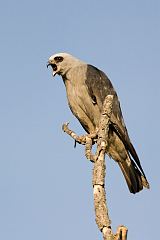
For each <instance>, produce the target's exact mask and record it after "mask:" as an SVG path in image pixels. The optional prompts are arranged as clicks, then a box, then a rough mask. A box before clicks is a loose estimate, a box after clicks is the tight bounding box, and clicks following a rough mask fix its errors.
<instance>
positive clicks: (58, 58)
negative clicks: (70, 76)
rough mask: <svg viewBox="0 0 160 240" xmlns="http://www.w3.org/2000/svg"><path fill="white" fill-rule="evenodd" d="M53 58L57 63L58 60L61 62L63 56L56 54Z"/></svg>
mask: <svg viewBox="0 0 160 240" xmlns="http://www.w3.org/2000/svg"><path fill="white" fill-rule="evenodd" d="M54 60H55V61H56V62H57V63H58V62H62V61H63V57H61V56H57V57H55V58H54Z"/></svg>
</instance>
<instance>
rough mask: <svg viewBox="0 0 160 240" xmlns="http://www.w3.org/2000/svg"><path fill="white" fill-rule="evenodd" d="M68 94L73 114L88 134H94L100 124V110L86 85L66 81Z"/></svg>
mask: <svg viewBox="0 0 160 240" xmlns="http://www.w3.org/2000/svg"><path fill="white" fill-rule="evenodd" d="M65 86H66V93H67V99H68V104H69V107H70V109H71V111H72V113H73V114H74V115H75V116H76V117H77V118H78V120H79V121H80V123H81V124H82V125H83V127H84V128H85V129H86V130H87V131H88V132H93V131H94V130H95V128H96V126H97V125H98V122H99V114H100V113H99V109H98V106H97V105H94V104H93V102H92V99H91V97H90V96H89V94H88V91H87V88H86V85H85V84H84V83H81V84H74V82H70V81H66V82H65Z"/></svg>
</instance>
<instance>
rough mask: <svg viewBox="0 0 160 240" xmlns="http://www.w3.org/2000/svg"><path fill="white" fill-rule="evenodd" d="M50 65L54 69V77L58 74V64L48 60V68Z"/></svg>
mask: <svg viewBox="0 0 160 240" xmlns="http://www.w3.org/2000/svg"><path fill="white" fill-rule="evenodd" d="M49 66H51V67H52V70H53V72H52V75H53V77H54V76H55V75H56V74H57V65H56V64H55V63H50V62H48V63H47V68H48V67H49Z"/></svg>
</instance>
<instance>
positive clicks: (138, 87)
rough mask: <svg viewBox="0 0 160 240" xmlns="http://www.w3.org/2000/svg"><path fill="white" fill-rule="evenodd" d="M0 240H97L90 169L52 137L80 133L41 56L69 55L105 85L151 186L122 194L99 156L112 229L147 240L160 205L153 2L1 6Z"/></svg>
mask: <svg viewBox="0 0 160 240" xmlns="http://www.w3.org/2000/svg"><path fill="white" fill-rule="evenodd" d="M0 41H1V44H0V66H1V67H0V68H1V71H0V75H1V77H0V146H1V148H0V149H1V150H0V239H2V240H36V239H37V240H44V239H45V240H53V239H60V240H63V239H69V240H72V239H75V237H76V239H77V240H80V239H92V240H97V239H102V236H101V233H100V232H99V230H98V229H97V226H96V224H95V220H94V218H95V217H94V208H93V197H92V184H91V183H92V180H91V178H92V164H91V163H90V162H88V161H87V160H86V159H85V157H84V149H83V146H80V145H77V148H76V149H74V147H73V146H74V142H73V141H72V140H71V139H70V138H69V137H68V136H66V135H65V134H64V133H63V132H62V130H61V125H62V123H63V122H66V121H70V127H71V128H72V129H74V130H75V131H76V132H77V133H78V134H84V131H83V129H82V128H81V126H80V124H79V123H78V121H77V120H76V119H75V118H74V117H73V116H72V114H71V113H70V110H69V108H68V105H67V101H66V95H65V88H64V86H63V82H62V81H61V78H60V77H58V76H57V77H55V79H53V80H52V75H51V70H50V69H48V70H47V68H46V62H47V60H48V57H49V56H50V55H52V54H53V53H56V52H62V51H63V52H64V51H65V52H69V53H71V54H73V55H75V56H76V57H78V58H80V59H82V60H84V61H86V62H88V63H90V64H93V65H95V66H97V67H99V68H100V69H102V70H103V71H104V72H106V73H107V75H108V76H109V77H110V79H111V80H112V83H113V84H114V86H115V88H116V90H117V92H118V95H119V98H120V100H121V106H122V110H123V115H124V119H125V122H126V125H127V128H128V131H129V135H130V138H131V139H132V142H133V144H134V146H135V148H136V150H137V152H138V154H139V157H140V160H141V163H142V166H143V168H144V171H145V173H146V175H147V178H148V180H149V182H150V185H151V190H149V191H148V190H144V191H142V192H140V193H138V194H136V195H133V194H130V193H129V191H128V189H127V185H126V183H125V181H124V178H123V176H122V173H121V171H120V169H119V168H118V166H117V165H116V164H115V163H114V162H113V161H112V160H110V159H108V158H106V163H107V177H106V188H107V197H108V205H109V211H110V217H111V219H112V226H113V229H114V231H115V229H116V227H117V226H118V225H119V224H124V225H126V226H127V227H128V228H129V236H128V239H129V240H140V239H145V240H151V239H157V232H158V231H159V214H160V211H159V203H160V192H159V189H160V178H159V171H160V160H159V148H160V144H159V134H160V130H159V122H160V111H159V108H160V107H159V103H160V80H159V76H160V74H159V69H160V1H159V0H153V1H150V0H141V1H139V0H134V1H128V0H121V1H108V0H100V1H98V0H81V1H75V0H67V1H65V0H61V1H55V0H52V1H40V0H39V1H38V0H35V1H33V0H28V1H20V0H15V1H11V0H10V1H9V0H6V1H2V2H1V7H0Z"/></svg>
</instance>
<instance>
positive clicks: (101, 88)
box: [49, 53, 149, 193]
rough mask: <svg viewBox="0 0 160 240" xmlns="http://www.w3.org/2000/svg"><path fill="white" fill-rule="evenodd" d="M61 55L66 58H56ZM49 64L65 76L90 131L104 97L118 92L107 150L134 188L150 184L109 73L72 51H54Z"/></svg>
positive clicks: (74, 108)
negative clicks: (129, 132)
mask: <svg viewBox="0 0 160 240" xmlns="http://www.w3.org/2000/svg"><path fill="white" fill-rule="evenodd" d="M57 56H61V57H62V58H63V60H62V59H61V60H62V61H55V57H57ZM59 59H60V58H59ZM49 65H51V66H52V67H53V66H54V67H55V65H56V67H57V70H56V73H58V74H60V75H61V76H62V78H63V81H64V84H65V87H66V93H67V99H68V104H69V107H70V109H71V111H72V113H73V114H74V116H75V117H76V118H77V119H78V120H79V122H80V123H81V125H82V126H83V128H84V129H85V131H86V132H87V133H93V132H95V131H96V129H97V128H98V126H99V120H100V114H101V110H102V106H103V101H104V99H105V97H106V96H107V95H109V94H113V95H114V100H113V113H112V116H111V124H110V128H109V139H108V142H109V147H108V151H107V154H108V155H109V156H110V157H111V158H112V159H114V160H115V161H116V162H117V163H118V164H119V166H120V168H121V170H122V172H123V175H124V177H125V179H126V182H127V185H128V187H129V190H130V192H132V193H136V192H138V191H140V190H142V189H143V186H144V187H147V188H149V184H148V182H147V179H146V177H145V174H144V172H143V169H142V167H141V164H140V161H139V158H138V155H137V153H136V151H135V149H134V147H133V145H132V143H131V141H130V139H129V136H128V133H127V129H126V126H125V124H124V120H123V116H122V112H121V108H120V103H119V100H118V97H117V94H116V92H115V90H114V88H113V86H112V83H111V82H110V80H109V79H108V77H107V76H106V75H105V74H104V73H103V72H102V71H101V70H99V69H97V68H95V67H94V66H92V65H89V64H86V63H84V62H82V61H80V60H78V59H76V58H74V57H72V56H71V55H68V54H63V53H61V54H56V55H53V56H52V57H51V58H50V59H49ZM54 67H53V69H54ZM56 67H55V69H56ZM54 75H55V74H54ZM132 159H133V160H132Z"/></svg>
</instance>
